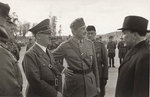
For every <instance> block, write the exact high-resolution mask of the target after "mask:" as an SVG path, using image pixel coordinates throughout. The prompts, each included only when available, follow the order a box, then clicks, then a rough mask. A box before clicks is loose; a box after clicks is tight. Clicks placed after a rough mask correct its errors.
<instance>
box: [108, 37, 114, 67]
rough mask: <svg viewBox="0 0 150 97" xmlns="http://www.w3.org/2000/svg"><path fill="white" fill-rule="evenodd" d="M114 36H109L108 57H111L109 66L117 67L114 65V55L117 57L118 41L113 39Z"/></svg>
mask: <svg viewBox="0 0 150 97" xmlns="http://www.w3.org/2000/svg"><path fill="white" fill-rule="evenodd" d="M113 38H114V37H113V36H109V42H108V44H107V49H108V58H109V67H111V65H112V67H115V65H114V57H115V49H116V43H115V42H114V41H113Z"/></svg>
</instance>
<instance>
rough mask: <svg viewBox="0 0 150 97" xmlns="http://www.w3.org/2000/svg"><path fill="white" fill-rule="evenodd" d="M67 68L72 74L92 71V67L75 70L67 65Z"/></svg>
mask: <svg viewBox="0 0 150 97" xmlns="http://www.w3.org/2000/svg"><path fill="white" fill-rule="evenodd" d="M68 69H70V70H72V71H73V73H74V74H88V73H90V72H92V71H93V70H92V68H90V69H86V70H75V69H72V68H70V67H68Z"/></svg>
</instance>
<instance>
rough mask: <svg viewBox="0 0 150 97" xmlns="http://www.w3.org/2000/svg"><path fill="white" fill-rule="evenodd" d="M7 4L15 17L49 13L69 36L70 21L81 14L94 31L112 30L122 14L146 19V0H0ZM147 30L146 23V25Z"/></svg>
mask: <svg viewBox="0 0 150 97" xmlns="http://www.w3.org/2000/svg"><path fill="white" fill-rule="evenodd" d="M0 1H1V2H3V3H8V4H9V5H10V7H11V12H16V13H17V15H18V17H19V20H20V21H22V22H24V21H29V22H31V23H33V22H37V23H38V22H40V21H42V20H43V19H45V18H48V16H49V15H50V14H51V15H53V16H57V17H58V25H59V24H62V34H63V35H69V34H71V31H70V28H69V26H70V23H71V22H72V21H73V20H74V19H75V18H78V17H83V18H84V20H85V23H86V25H95V27H96V30H97V34H105V33H109V32H113V31H116V29H118V28H120V27H122V23H123V20H124V17H125V16H128V15H139V16H143V17H145V18H147V19H148V20H149V21H150V0H0ZM148 29H150V23H149V26H148Z"/></svg>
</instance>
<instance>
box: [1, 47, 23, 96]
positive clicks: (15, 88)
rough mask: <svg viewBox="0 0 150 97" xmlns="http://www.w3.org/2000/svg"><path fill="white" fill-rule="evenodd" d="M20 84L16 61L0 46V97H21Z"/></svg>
mask: <svg viewBox="0 0 150 97" xmlns="http://www.w3.org/2000/svg"><path fill="white" fill-rule="evenodd" d="M22 82H23V81H22V76H21V72H20V69H19V66H18V62H17V60H16V59H15V58H14V56H13V55H12V54H11V53H10V52H9V51H8V50H6V49H5V48H3V47H1V46H0V97H8V96H9V97H22Z"/></svg>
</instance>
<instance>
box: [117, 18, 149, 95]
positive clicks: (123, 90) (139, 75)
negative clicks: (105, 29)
mask: <svg viewBox="0 0 150 97" xmlns="http://www.w3.org/2000/svg"><path fill="white" fill-rule="evenodd" d="M147 26H148V20H147V19H145V18H143V17H140V16H127V17H125V20H124V23H123V27H122V28H121V29H119V30H122V32H123V34H124V35H123V37H124V40H125V43H126V44H127V45H128V46H129V47H130V49H129V51H128V52H127V54H126V56H125V58H124V60H123V62H122V64H121V65H120V67H119V72H118V73H119V74H118V81H117V86H116V94H115V97H149V65H150V63H149V59H150V52H149V44H148V43H147V42H146V40H145V36H146V33H147V32H150V30H147Z"/></svg>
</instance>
